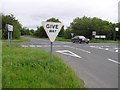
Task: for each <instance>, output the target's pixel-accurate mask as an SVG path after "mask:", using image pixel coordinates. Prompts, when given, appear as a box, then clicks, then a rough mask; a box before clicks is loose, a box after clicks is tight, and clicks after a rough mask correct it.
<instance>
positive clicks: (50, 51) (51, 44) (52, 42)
mask: <svg viewBox="0 0 120 90" xmlns="http://www.w3.org/2000/svg"><path fill="white" fill-rule="evenodd" d="M50 44H51V45H50V46H51V47H50V61H52V58H53V57H52V48H53V42H51V43H50Z"/></svg>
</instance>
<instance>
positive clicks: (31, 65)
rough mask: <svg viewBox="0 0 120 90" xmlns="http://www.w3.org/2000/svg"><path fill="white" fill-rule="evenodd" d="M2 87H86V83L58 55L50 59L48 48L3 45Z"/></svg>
mask: <svg viewBox="0 0 120 90" xmlns="http://www.w3.org/2000/svg"><path fill="white" fill-rule="evenodd" d="M2 61H3V62H2V63H3V67H2V68H3V71H2V75H3V76H2V78H3V79H2V86H3V88H83V87H84V83H83V81H82V80H80V79H79V78H78V77H77V76H76V75H75V73H74V72H73V70H72V69H71V68H70V67H68V66H67V65H66V64H64V62H63V60H62V59H61V58H58V57H57V56H56V55H54V56H53V60H52V61H49V52H45V51H42V50H40V49H32V48H22V47H20V46H18V45H13V46H7V45H4V46H3V52H2Z"/></svg>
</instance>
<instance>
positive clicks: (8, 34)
mask: <svg viewBox="0 0 120 90" xmlns="http://www.w3.org/2000/svg"><path fill="white" fill-rule="evenodd" d="M9 38H10V36H9V31H8V40H9Z"/></svg>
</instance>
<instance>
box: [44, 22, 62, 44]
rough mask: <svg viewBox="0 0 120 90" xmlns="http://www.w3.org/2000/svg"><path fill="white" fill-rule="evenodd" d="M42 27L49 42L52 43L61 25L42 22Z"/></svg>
mask: <svg viewBox="0 0 120 90" xmlns="http://www.w3.org/2000/svg"><path fill="white" fill-rule="evenodd" d="M42 26H43V28H44V29H45V32H46V33H47V35H48V37H49V39H50V41H51V42H54V41H55V39H56V37H57V35H58V33H59V32H60V30H61V28H62V26H63V24H62V23H57V22H42Z"/></svg>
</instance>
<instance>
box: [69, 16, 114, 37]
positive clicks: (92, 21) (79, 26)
mask: <svg viewBox="0 0 120 90" xmlns="http://www.w3.org/2000/svg"><path fill="white" fill-rule="evenodd" d="M70 28H71V29H72V32H73V33H74V34H75V35H82V36H85V37H87V38H90V39H91V38H92V32H93V31H96V32H97V35H106V37H107V39H113V32H114V24H112V23H110V22H108V21H105V20H102V19H99V18H96V17H94V18H88V17H86V16H84V17H82V18H79V17H77V18H75V19H74V20H73V22H72V23H71V24H70Z"/></svg>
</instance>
